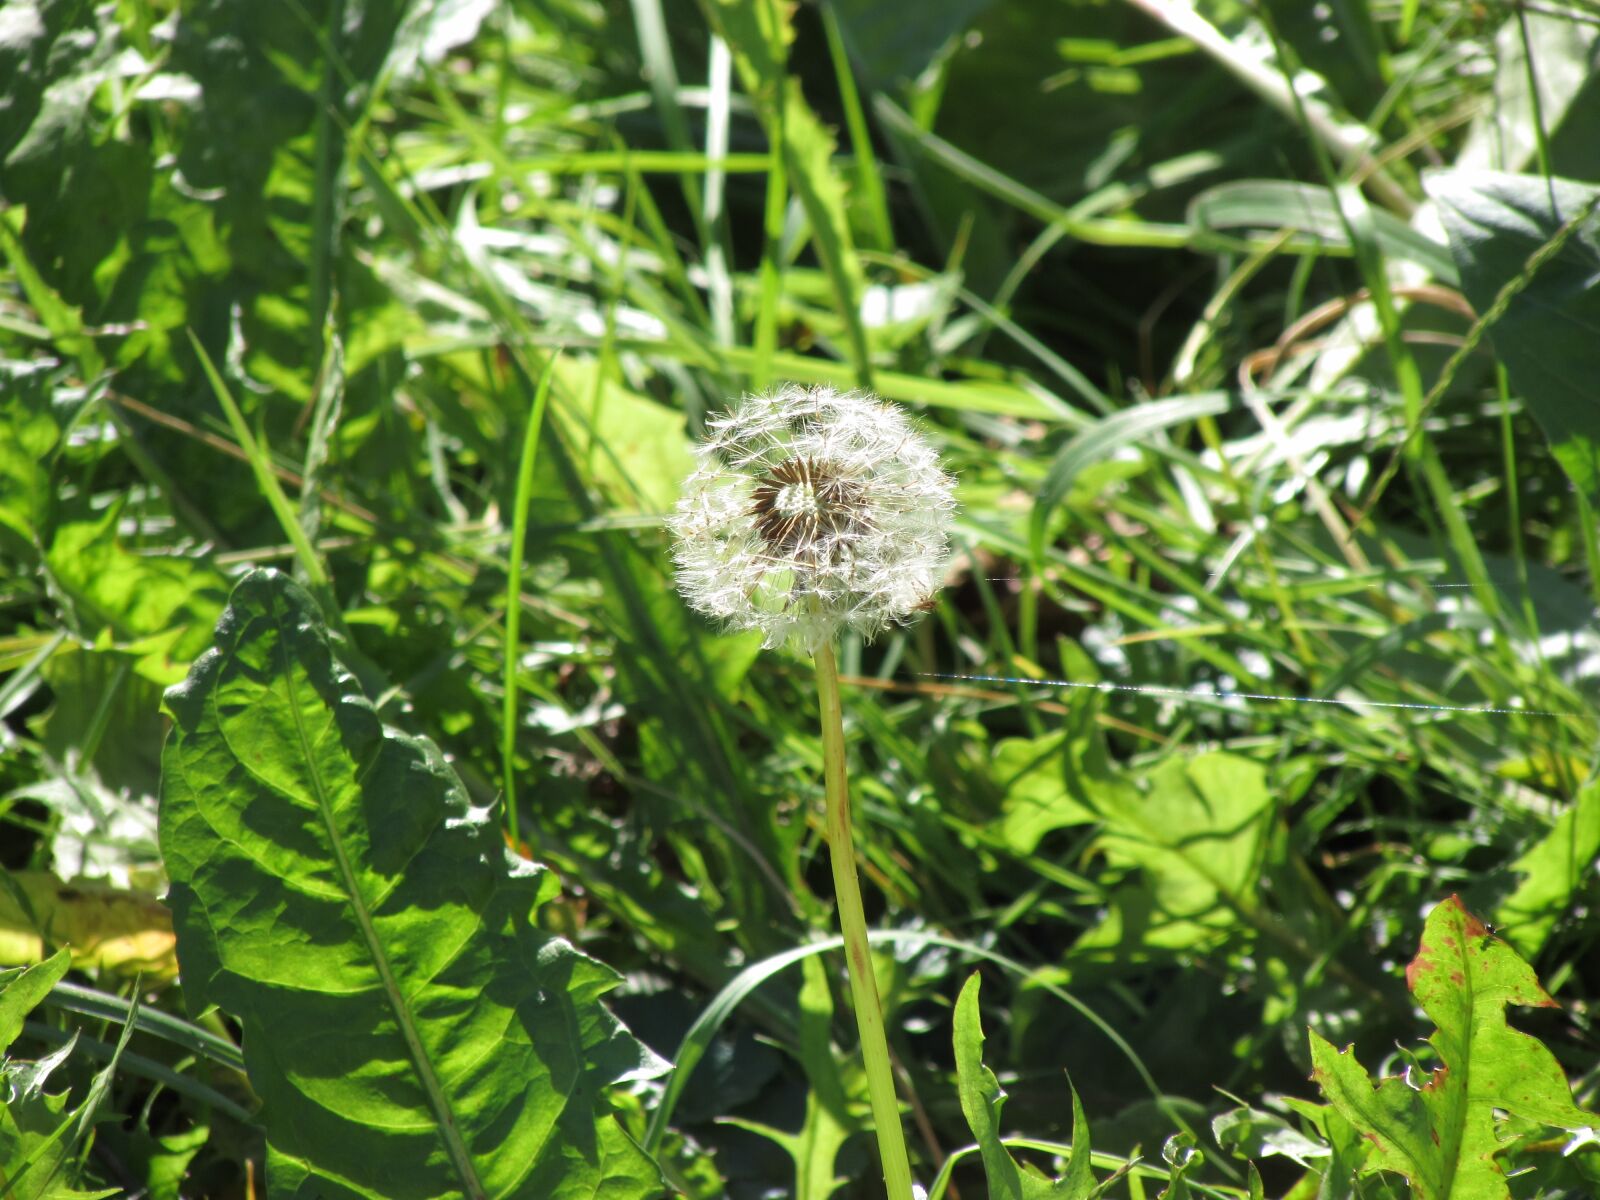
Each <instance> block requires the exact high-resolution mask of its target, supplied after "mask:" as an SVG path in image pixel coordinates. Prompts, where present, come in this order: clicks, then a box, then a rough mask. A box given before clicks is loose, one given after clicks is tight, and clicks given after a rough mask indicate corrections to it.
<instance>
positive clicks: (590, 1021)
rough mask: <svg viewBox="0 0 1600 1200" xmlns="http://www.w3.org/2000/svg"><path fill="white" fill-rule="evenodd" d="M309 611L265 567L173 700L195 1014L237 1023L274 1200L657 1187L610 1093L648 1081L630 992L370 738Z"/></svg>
mask: <svg viewBox="0 0 1600 1200" xmlns="http://www.w3.org/2000/svg"><path fill="white" fill-rule="evenodd" d="M316 613H317V609H316V606H315V605H314V603H313V602H312V601H311V599H310V597H309V596H308V595H307V594H306V593H305V592H304V591H303V590H302V589H301V588H300V587H299V586H297V585H296V584H294V583H292V582H291V581H290V580H288V579H287V578H286V577H285V576H283V575H281V574H278V573H276V572H270V571H254V572H252V573H251V574H249V575H247V576H246V577H245V578H244V579H243V580H242V581H241V582H240V583H239V584H238V586H237V587H236V588H235V589H234V592H233V595H232V597H231V598H230V600H229V602H228V607H227V609H226V610H225V612H224V613H223V616H222V619H221V620H220V621H219V622H218V625H217V634H216V645H215V647H214V648H213V649H212V650H210V651H208V652H207V653H206V654H205V655H204V656H203V657H202V658H201V659H200V660H199V661H198V662H196V664H195V666H194V668H193V670H192V671H191V673H190V675H189V678H188V680H187V681H186V682H185V683H183V684H182V685H180V686H178V687H176V688H174V689H172V690H171V691H170V692H169V693H168V697H167V703H168V708H169V711H170V712H171V715H172V717H173V720H174V722H175V727H174V729H173V732H172V736H171V738H170V740H169V741H168V744H167V747H166V751H165V753H164V755H163V762H162V770H163V796H162V804H161V847H162V853H163V856H164V858H165V860H166V864H167V869H168V872H169V875H170V877H171V881H172V888H171V892H170V894H169V897H168V900H169V904H170V905H171V908H172V911H173V924H174V928H175V931H176V933H177V939H178V957H179V961H180V963H181V965H182V970H183V980H184V998H185V1001H186V1002H187V1004H188V1005H189V1008H190V1011H191V1013H199V1012H200V1011H202V1010H204V1009H205V1008H206V1007H207V1006H209V1005H213V1004H215V1005H217V1006H218V1007H220V1008H222V1009H224V1010H225V1011H227V1012H229V1013H231V1014H233V1015H234V1016H235V1017H236V1018H237V1019H238V1020H239V1022H240V1023H241V1025H242V1026H243V1030H244V1049H245V1064H246V1067H247V1069H248V1071H249V1074H250V1079H251V1082H252V1084H253V1085H254V1087H255V1089H256V1091H257V1093H258V1095H260V1097H261V1099H262V1108H261V1112H260V1119H261V1122H262V1124H263V1126H264V1127H265V1129H266V1134H267V1143H268V1161H267V1174H268V1194H269V1195H271V1196H274V1197H278V1196H307V1197H309V1196H324V1197H346V1196H368V1197H374V1198H378V1197H392V1196H402V1195H405V1196H443V1195H464V1196H469V1197H530V1198H534V1197H537V1198H538V1200H552V1198H555V1197H560V1198H562V1200H566V1198H569V1197H571V1198H576V1197H593V1196H598V1195H604V1196H606V1197H608V1200H610V1198H615V1200H629V1198H633V1197H645V1196H651V1195H655V1194H657V1192H658V1191H659V1187H660V1182H659V1176H658V1175H657V1173H656V1171H655V1168H654V1166H653V1165H652V1164H651V1163H650V1161H649V1159H648V1158H647V1157H646V1156H645V1155H644V1154H643V1152H642V1151H640V1150H639V1148H638V1147H637V1146H636V1145H634V1143H633V1142H632V1141H631V1140H630V1139H629V1138H628V1137H627V1135H626V1134H625V1133H624V1132H623V1130H622V1129H621V1127H620V1126H619V1125H618V1124H617V1123H616V1121H615V1120H614V1119H613V1118H612V1117H611V1116H609V1115H608V1114H607V1113H606V1111H605V1109H604V1105H603V1100H602V1097H601V1089H602V1088H604V1087H605V1086H606V1085H608V1084H611V1083H614V1082H616V1081H619V1080H622V1079H625V1078H629V1077H635V1076H637V1075H638V1074H640V1073H641V1072H645V1071H648V1070H650V1069H651V1068H652V1066H653V1065H654V1063H653V1058H652V1056H650V1055H649V1053H648V1051H645V1050H644V1049H643V1048H642V1047H641V1046H640V1045H639V1044H638V1043H637V1042H635V1041H634V1039H633V1038H632V1037H631V1036H630V1035H629V1034H628V1032H627V1031H626V1030H625V1029H624V1028H622V1027H621V1025H620V1024H619V1023H618V1022H617V1021H616V1019H615V1018H614V1017H612V1016H611V1014H610V1013H609V1012H608V1011H607V1010H606V1009H605V1008H604V1007H603V1006H602V1005H601V1003H600V997H601V995H602V994H603V993H605V992H606V991H608V990H609V989H611V988H612V987H614V986H615V984H616V982H617V976H616V975H615V974H614V973H613V972H612V971H611V970H610V969H609V968H607V967H605V966H603V965H601V964H600V963H598V962H595V961H594V960H593V959H590V958H588V957H586V956H585V955H583V954H581V953H579V952H578V951H576V950H575V949H573V947H572V946H570V945H569V944H568V943H566V942H565V941H564V940H562V939H560V938H557V937H553V936H550V935H547V934H545V933H542V932H541V931H539V930H538V929H537V928H535V927H534V925H533V924H532V923H531V920H530V918H531V916H532V913H533V911H534V909H535V908H536V907H537V906H538V905H539V904H540V903H541V902H542V901H544V900H546V899H548V898H549V897H550V896H551V895H552V894H553V892H554V890H555V887H554V880H553V878H552V877H551V876H550V875H549V874H547V873H546V871H545V869H544V868H543V867H540V866H536V865H533V864H529V863H526V862H524V861H522V860H520V859H516V858H513V857H511V856H510V855H508V853H507V851H506V849H505V845H504V842H503V839H502V835H501V832H500V825H499V822H498V820H497V814H496V812H495V810H494V809H493V808H492V807H487V806H479V805H475V804H473V803H472V802H471V801H470V800H469V799H468V797H467V796H466V794H465V793H464V791H463V790H462V788H461V785H460V784H459V782H457V780H456V778H455V776H454V775H453V773H452V772H451V771H450V769H449V767H448V766H446V765H445V762H444V760H443V757H442V756H441V755H440V753H439V751H438V749H437V748H436V747H434V745H433V744H432V743H431V742H428V741H426V740H424V739H420V738H412V737H409V736H407V735H405V734H402V733H400V732H398V731H397V730H394V729H391V728H388V727H386V726H384V725H383V724H382V723H381V722H380V721H379V719H378V717H377V714H376V713H375V712H374V711H373V709H372V707H371V705H370V704H368V702H367V701H366V700H365V699H364V698H363V697H361V696H360V695H359V693H358V690H357V688H356V685H355V682H354V680H353V679H352V678H351V676H350V675H349V674H348V673H347V672H346V671H345V670H344V669H343V667H342V666H341V665H340V664H339V662H338V661H337V659H336V658H335V657H334V655H333V653H332V650H331V649H330V646H329V642H328V638H327V636H326V634H325V633H324V631H323V629H322V628H321V627H320V625H319V623H318V618H317V616H316Z"/></svg>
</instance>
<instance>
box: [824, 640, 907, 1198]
mask: <svg viewBox="0 0 1600 1200" xmlns="http://www.w3.org/2000/svg"><path fill="white" fill-rule="evenodd" d="M815 657H816V663H817V700H818V704H819V707H820V709H821V713H822V777H823V785H824V788H825V789H826V792H827V797H828V823H827V833H828V857H829V858H830V859H831V860H832V863H833V890H834V894H835V899H836V902H837V903H838V906H839V927H840V929H841V931H842V932H843V933H844V949H845V957H846V959H847V961H848V965H849V970H850V998H851V1001H852V1002H853V1004H854V1006H855V1010H856V1028H857V1029H858V1030H859V1031H860V1034H861V1057H862V1060H863V1062H864V1063H865V1066H866V1071H867V1094H868V1097H869V1098H870V1100H871V1102H872V1123H873V1126H874V1128H875V1130H876V1132H877V1135H878V1154H879V1156H880V1157H881V1158H882V1160H883V1181H884V1184H885V1186H886V1187H887V1188H888V1194H889V1200H913V1193H912V1190H911V1165H910V1163H909V1161H908V1160H907V1158H906V1141H905V1133H904V1131H903V1130H902V1129H901V1126H900V1104H899V1101H898V1100H897V1099H896V1098H895V1090H894V1074H893V1071H892V1070H891V1068H890V1065H889V1042H888V1039H887V1038H886V1037H885V1036H884V1031H883V1006H882V1005H881V1004H880V1003H879V1001H878V981H877V979H876V978H874V976H873V973H872V953H871V951H870V950H869V948H868V946H867V916H866V913H865V911H864V910H863V909H862V907H861V884H860V882H859V881H858V880H857V878H856V851H855V842H854V839H853V838H852V836H851V833H850V791H849V785H848V783H847V781H846V778H845V762H844V710H843V708H842V706H841V705H840V702H839V667H838V664H837V663H835V662H834V658H833V646H832V645H831V644H829V643H828V642H826V641H825V642H823V643H822V645H820V646H819V647H818V648H817V650H816V654H815Z"/></svg>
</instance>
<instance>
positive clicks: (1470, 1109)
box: [1311, 896, 1600, 1200]
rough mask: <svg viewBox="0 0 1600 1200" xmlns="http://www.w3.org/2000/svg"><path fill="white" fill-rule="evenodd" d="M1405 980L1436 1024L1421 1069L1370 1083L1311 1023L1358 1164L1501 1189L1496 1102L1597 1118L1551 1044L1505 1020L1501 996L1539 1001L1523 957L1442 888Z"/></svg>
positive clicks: (1469, 1190)
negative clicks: (1367, 1147)
mask: <svg viewBox="0 0 1600 1200" xmlns="http://www.w3.org/2000/svg"><path fill="white" fill-rule="evenodd" d="M1406 982H1407V984H1408V985H1409V986H1410V988H1411V992H1412V994H1413V996H1415V997H1416V1000H1417V1003H1418V1004H1419V1005H1421V1007H1422V1010H1423V1012H1425V1013H1426V1014H1427V1015H1428V1017H1429V1018H1430V1019H1431V1020H1432V1021H1433V1022H1434V1024H1435V1025H1437V1026H1438V1030H1437V1032H1435V1033H1434V1035H1433V1037H1432V1038H1430V1039H1429V1040H1430V1042H1431V1043H1432V1045H1433V1048H1434V1050H1435V1051H1436V1052H1437V1054H1438V1056H1439V1064H1440V1065H1439V1066H1437V1067H1435V1068H1434V1070H1433V1074H1432V1076H1431V1078H1429V1079H1428V1080H1427V1081H1426V1082H1425V1083H1423V1084H1422V1086H1420V1087H1413V1086H1412V1085H1411V1083H1410V1082H1409V1081H1408V1080H1406V1079H1404V1078H1390V1079H1385V1080H1383V1081H1382V1082H1381V1083H1379V1084H1378V1085H1377V1086H1376V1087H1374V1086H1373V1083H1372V1081H1371V1079H1370V1078H1369V1077H1368V1075H1367V1072H1366V1070H1365V1069H1364V1068H1363V1067H1362V1066H1361V1064H1360V1063H1358V1062H1357V1061H1356V1057H1355V1052H1354V1049H1353V1048H1349V1049H1346V1050H1345V1051H1343V1052H1342V1053H1341V1052H1340V1051H1337V1050H1335V1049H1334V1047H1333V1046H1332V1045H1331V1044H1330V1043H1329V1042H1327V1041H1326V1040H1325V1039H1323V1038H1321V1037H1319V1036H1318V1035H1317V1033H1316V1032H1315V1031H1314V1030H1313V1031H1312V1033H1311V1058H1312V1063H1313V1072H1312V1078H1314V1079H1315V1080H1316V1081H1317V1084H1318V1086H1319V1087H1321V1088H1322V1092H1323V1095H1324V1096H1326V1097H1327V1098H1328V1100H1329V1102H1330V1103H1331V1104H1332V1105H1333V1107H1334V1109H1335V1110H1336V1111H1337V1112H1339V1113H1340V1115H1342V1116H1343V1117H1344V1118H1345V1119H1346V1120H1348V1121H1349V1122H1350V1123H1351V1124H1352V1125H1354V1126H1355V1127H1356V1128H1357V1129H1358V1130H1360V1131H1361V1133H1362V1135H1363V1136H1364V1137H1365V1138H1366V1139H1367V1141H1368V1142H1370V1143H1371V1144H1372V1147H1373V1149H1372V1153H1371V1155H1370V1157H1369V1158H1368V1160H1367V1167H1366V1169H1367V1170H1368V1171H1373V1170H1379V1169H1382V1170H1390V1171H1396V1172H1399V1173H1400V1174H1401V1175H1404V1176H1405V1177H1406V1178H1407V1179H1408V1180H1409V1181H1410V1183H1411V1188H1412V1194H1413V1195H1414V1196H1415V1197H1416V1198H1417V1200H1506V1198H1507V1197H1509V1196H1510V1194H1511V1193H1510V1191H1509V1190H1508V1189H1507V1187H1506V1182H1505V1176H1504V1175H1503V1174H1502V1172H1501V1170H1500V1166H1499V1164H1498V1163H1496V1162H1495V1160H1494V1156H1495V1153H1496V1152H1497V1151H1498V1150H1499V1149H1500V1141H1499V1139H1498V1138H1497V1137H1496V1134H1495V1116H1494V1114H1495V1110H1496V1109H1503V1110H1505V1111H1507V1112H1510V1113H1512V1114H1513V1115H1515V1116H1518V1117H1521V1118H1524V1119H1527V1120H1533V1121H1540V1122H1543V1123H1544V1124H1546V1125H1554V1126H1557V1127H1559V1128H1563V1129H1581V1128H1584V1127H1586V1126H1593V1125H1596V1124H1600V1116H1596V1115H1595V1114H1593V1113H1588V1112H1585V1111H1583V1110H1582V1109H1580V1108H1578V1107H1577V1106H1576V1105H1574V1104H1573V1103H1572V1093H1571V1090H1570V1088H1569V1086H1568V1084H1567V1079H1566V1076H1565V1075H1564V1074H1563V1073H1562V1071H1561V1067H1560V1064H1558V1063H1557V1062H1556V1059H1555V1056H1554V1055H1552V1054H1551V1053H1550V1051H1549V1050H1547V1049H1546V1048H1545V1047H1544V1045H1543V1044H1542V1043H1540V1042H1539V1040H1538V1039H1537V1038H1534V1037H1530V1036H1529V1035H1528V1034H1525V1033H1519V1032H1518V1031H1517V1030H1514V1029H1511V1028H1510V1027H1508V1026H1507V1025H1506V1011H1505V1010H1506V1005H1508V1004H1518V1005H1523V1006H1525V1007H1539V1008H1550V1007H1554V1005H1555V1001H1553V1000H1551V999H1550V997H1549V996H1548V995H1546V994H1545V991H1544V989H1543V988H1542V987H1540V986H1539V981H1538V979H1537V978H1535V976H1534V973H1533V969H1532V968H1531V967H1529V966H1528V964H1527V963H1525V962H1524V961H1523V960H1522V959H1521V958H1519V957H1517V952H1516V951H1515V950H1513V949H1512V948H1511V947H1510V946H1509V945H1508V944H1507V943H1505V942H1503V941H1501V940H1500V939H1499V938H1497V937H1494V936H1492V935H1491V934H1490V933H1489V931H1488V930H1487V929H1486V928H1485V927H1484V924H1483V922H1481V921H1479V920H1478V918H1476V917H1474V916H1473V915H1472V914H1471V913H1469V912H1467V911H1466V909H1465V908H1463V907H1462V905H1461V901H1460V900H1459V899H1457V898H1456V897H1454V896H1452V897H1450V899H1448V900H1446V901H1444V902H1443V903H1442V904H1439V905H1437V906H1436V907H1435V908H1434V910H1433V911H1432V912H1431V913H1429V914H1428V920H1427V923H1426V925H1425V926H1424V928H1423V934H1422V945H1421V947H1420V949H1419V950H1418V952H1417V957H1416V958H1415V959H1413V960H1412V961H1411V964H1410V965H1409V966H1408V967H1407V968H1406Z"/></svg>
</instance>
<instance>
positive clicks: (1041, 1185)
mask: <svg viewBox="0 0 1600 1200" xmlns="http://www.w3.org/2000/svg"><path fill="white" fill-rule="evenodd" d="M980 979H981V976H979V975H978V974H976V973H974V974H973V975H972V976H971V978H969V979H968V980H967V982H966V985H965V986H964V987H962V989H961V996H960V998H959V999H958V1000H957V1001H956V1011H955V1057H956V1086H957V1090H958V1091H959V1093H960V1096H961V1112H962V1115H963V1116H965V1117H966V1119H967V1126H968V1127H969V1128H970V1129H971V1130H972V1137H973V1140H975V1141H976V1142H977V1143H978V1152H979V1154H980V1155H982V1157H983V1172H984V1174H985V1175H986V1176H987V1177H988V1180H989V1200H1088V1197H1090V1196H1092V1195H1093V1194H1094V1190H1095V1186H1094V1175H1093V1173H1092V1172H1091V1171H1090V1169H1089V1168H1090V1144H1089V1122H1088V1120H1087V1118H1086V1117H1085V1116H1084V1113H1083V1105H1082V1103H1081V1102H1080V1101H1079V1100H1078V1092H1077V1089H1076V1088H1073V1089H1072V1154H1071V1156H1070V1157H1069V1158H1068V1160H1067V1171H1066V1174H1065V1175H1063V1176H1062V1177H1061V1178H1059V1179H1053V1180H1052V1179H1046V1178H1045V1177H1044V1176H1043V1175H1042V1174H1040V1173H1039V1171H1038V1170H1036V1169H1035V1168H1033V1167H1031V1166H1027V1165H1022V1166H1018V1165H1017V1162H1016V1160H1015V1159H1013V1158H1012V1157H1011V1151H1010V1150H1008V1149H1007V1148H1006V1146H1005V1143H1004V1142H1002V1141H1001V1140H1000V1111H1001V1108H1002V1107H1003V1106H1004V1104H1005V1092H1004V1091H1002V1090H1001V1088H1000V1082H999V1080H997V1079H996V1078H995V1076H994V1072H993V1071H991V1070H989V1068H988V1067H986V1066H984V1065H983V1026H982V1024H981V1022H980V1019H979V1016H978V988H979V984H980Z"/></svg>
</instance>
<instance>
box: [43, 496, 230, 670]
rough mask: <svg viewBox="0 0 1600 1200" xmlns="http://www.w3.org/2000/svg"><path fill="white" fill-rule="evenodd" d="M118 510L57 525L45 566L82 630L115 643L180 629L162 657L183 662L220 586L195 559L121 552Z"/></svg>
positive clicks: (217, 600) (213, 613) (212, 613)
mask: <svg viewBox="0 0 1600 1200" xmlns="http://www.w3.org/2000/svg"><path fill="white" fill-rule="evenodd" d="M122 507H123V506H122V504H120V503H118V504H113V505H112V506H111V507H110V508H109V509H107V510H106V513H105V515H104V516H102V517H100V518H99V519H96V520H87V521H72V522H69V523H66V524H63V525H62V526H60V527H59V528H58V529H57V530H56V536H55V538H54V540H53V541H52V542H51V545H50V550H49V553H48V554H47V555H46V556H45V565H46V567H47V569H48V570H49V571H50V574H51V577H52V578H53V579H54V581H55V583H56V585H57V586H58V587H59V588H60V589H61V592H62V594H63V596H64V597H65V598H66V599H68V600H70V601H71V603H72V605H73V607H74V608H76V610H77V614H78V620H79V622H80V624H81V625H83V626H84V627H85V629H87V630H90V631H98V630H101V629H104V630H108V631H110V633H111V634H112V636H114V637H116V638H119V639H126V638H140V637H145V636H148V635H151V634H158V633H166V632H169V631H181V633H180V634H179V636H178V637H177V638H176V639H175V640H174V642H173V644H172V645H171V647H169V651H170V653H171V654H172V655H173V656H174V657H176V658H178V659H179V661H183V662H188V661H191V660H192V659H193V658H194V657H195V655H197V654H199V652H200V651H201V649H202V648H203V647H204V646H205V644H206V631H207V630H208V629H209V628H210V627H211V625H212V624H213V623H214V622H215V621H216V619H217V614H218V613H219V612H220V611H221V609H222V600H223V597H224V595H225V594H226V593H225V590H224V589H225V587H226V580H225V579H224V578H223V576H222V573H221V572H219V571H218V570H217V569H216V568H215V567H213V566H211V565H210V564H209V563H207V562H205V561H203V560H201V559H199V558H192V557H187V556H184V555H180V554H141V553H138V552H137V551H135V550H131V549H129V548H128V547H127V546H125V545H124V544H123V542H122V539H121V537H120V536H119V534H118V524H119V522H120V520H121V517H122Z"/></svg>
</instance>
